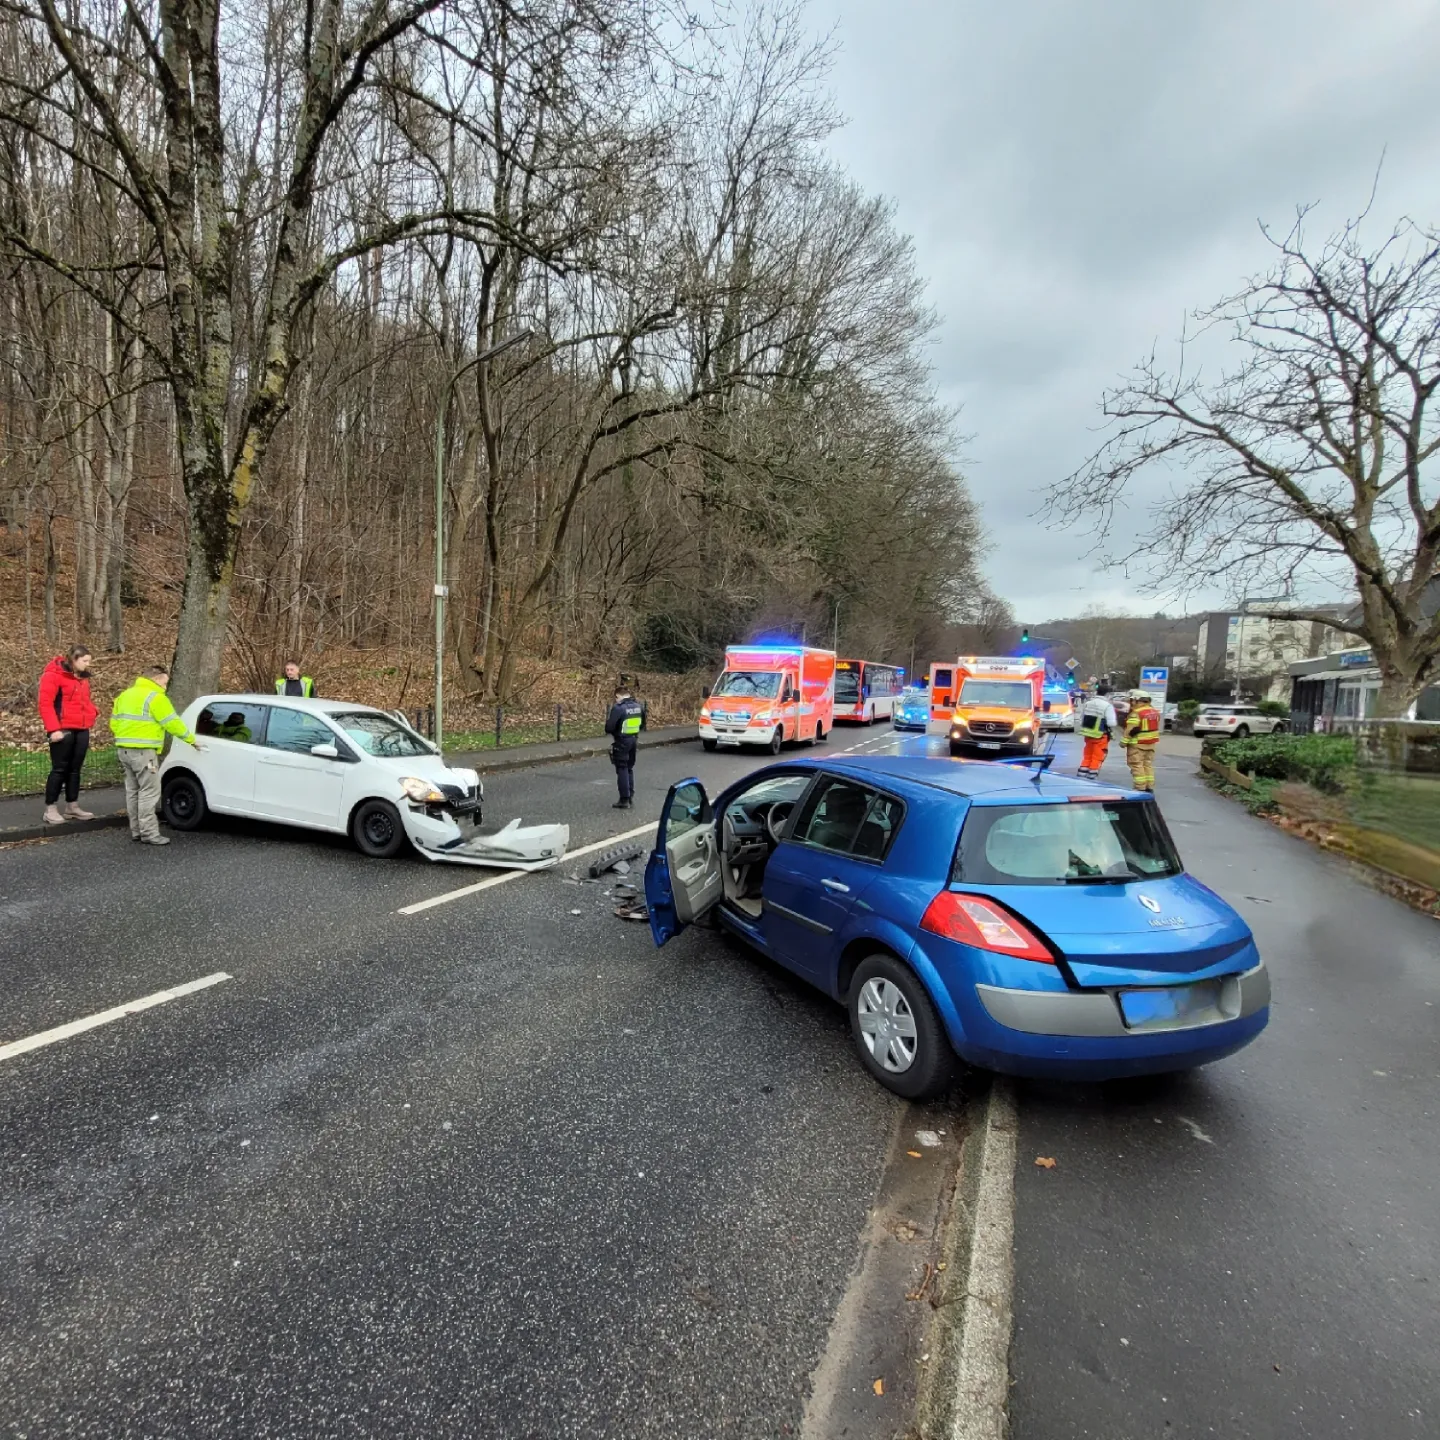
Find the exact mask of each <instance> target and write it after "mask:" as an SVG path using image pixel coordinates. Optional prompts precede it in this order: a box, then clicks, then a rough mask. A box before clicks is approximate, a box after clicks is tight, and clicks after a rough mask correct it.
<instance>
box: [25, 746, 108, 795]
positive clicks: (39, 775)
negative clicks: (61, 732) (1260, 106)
mask: <svg viewBox="0 0 1440 1440" xmlns="http://www.w3.org/2000/svg"><path fill="white" fill-rule="evenodd" d="M49 773H50V751H49V749H48V747H47V748H46V749H44V750H22V749H20V748H19V747H12V746H6V747H0V795H39V794H40V793H41V792H42V791H43V790H44V789H45V777H46V776H47V775H49ZM81 780H82V783H83V784H84V786H85V788H86V789H87V790H93V789H96V788H98V787H100V786H102V785H119V784H122V783H123V780H124V777H123V776H122V775H121V773H120V761H119V759H118V758H117V757H116V755H115V747H114V746H113V745H104V746H95V747H93V748H92V749H91V750H90V753H89V754H88V755H87V756H86V757H85V768H84V770H83V771H82V772H81Z"/></svg>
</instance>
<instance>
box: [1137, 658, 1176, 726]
mask: <svg viewBox="0 0 1440 1440" xmlns="http://www.w3.org/2000/svg"><path fill="white" fill-rule="evenodd" d="M1140 688H1141V689H1142V690H1146V691H1148V692H1149V695H1150V698H1151V700H1153V701H1154V702H1155V708H1156V709H1157V710H1158V711H1159V712H1160V714H1161V715H1162V716H1163V715H1164V714H1165V692H1166V690H1168V689H1169V688H1170V667H1169V666H1168V665H1142V666H1141V667H1140Z"/></svg>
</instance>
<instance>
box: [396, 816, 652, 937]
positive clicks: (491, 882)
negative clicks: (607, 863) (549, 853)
mask: <svg viewBox="0 0 1440 1440" xmlns="http://www.w3.org/2000/svg"><path fill="white" fill-rule="evenodd" d="M659 823H660V822H659V820H658V819H656V820H652V821H651V822H650V823H649V824H648V825H637V826H636V827H635V828H634V829H633V830H624V831H622V832H621V833H620V834H619V835H607V836H606V837H605V838H604V839H603V840H597V841H596V842H595V843H594V844H593V845H582V846H581V847H580V848H579V849H578V850H567V851H566V852H565V855H564V859H562V860H561V861H559V862H557V863H559V864H563V863H564V861H565V860H578V859H579V858H580V857H581V856H582V855H591V854H593V853H594V852H595V851H596V850H604V849H606V848H607V847H608V846H610V845H614V844H616V843H617V842H619V841H621V840H633V839H634V838H635V837H636V836H637V835H644V834H646V833H648V832H649V831H651V830H653V829H654V828H655V827H656V826H657V825H658V824H659ZM554 868H555V866H553V865H551V866H548V867H547V869H551V870H553V869H554ZM544 873H545V872H544V871H543V870H542V871H535V870H506V871H503V872H502V873H501V874H499V875H492V876H491V877H490V878H489V879H488V880H477V881H476V882H475V884H473V885H462V886H461V887H460V888H459V889H458V890H447V891H446V892H445V893H444V894H443V895H432V896H431V897H430V898H429V899H428V900H417V901H416V902H415V903H414V904H413V905H402V906H401V907H400V909H399V910H397V911H396V912H395V913H396V914H397V915H418V914H419V913H420V912H421V911H422V910H433V909H434V908H435V906H437V905H448V904H449V903H450V902H451V901H452V900H463V899H464V898H465V896H467V895H478V894H479V893H480V892H481V891H482V890H493V889H494V888H495V886H497V885H508V884H509V883H510V881H512V880H518V879H520V877H521V876H522V875H535V874H544Z"/></svg>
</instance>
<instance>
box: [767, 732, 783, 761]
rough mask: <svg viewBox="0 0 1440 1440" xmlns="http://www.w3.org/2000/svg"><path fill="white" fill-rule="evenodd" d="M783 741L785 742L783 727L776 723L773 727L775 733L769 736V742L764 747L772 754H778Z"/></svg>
mask: <svg viewBox="0 0 1440 1440" xmlns="http://www.w3.org/2000/svg"><path fill="white" fill-rule="evenodd" d="M784 743H785V731H784V728H783V727H782V726H779V725H777V726H776V727H775V733H774V734H773V735H772V736H771V737H770V744H769V745H768V746H766V749H768V750H769V751H770V753H771V754H772V755H778V754H779V753H780V747H781V746H782V745H783V744H784Z"/></svg>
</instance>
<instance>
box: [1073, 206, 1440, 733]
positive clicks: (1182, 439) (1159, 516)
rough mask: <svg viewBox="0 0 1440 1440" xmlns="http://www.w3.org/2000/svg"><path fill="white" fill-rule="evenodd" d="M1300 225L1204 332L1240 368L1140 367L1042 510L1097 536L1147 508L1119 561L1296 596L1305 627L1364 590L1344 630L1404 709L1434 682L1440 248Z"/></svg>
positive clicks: (1418, 234) (1419, 234)
mask: <svg viewBox="0 0 1440 1440" xmlns="http://www.w3.org/2000/svg"><path fill="white" fill-rule="evenodd" d="M1305 219H1306V215H1305V212H1304V211H1302V212H1301V213H1300V214H1299V216H1298V217H1297V220H1296V223H1295V225H1294V227H1293V228H1292V229H1291V230H1290V231H1289V232H1288V233H1287V234H1286V235H1284V236H1283V237H1276V236H1267V238H1269V239H1270V240H1271V243H1272V245H1273V247H1274V251H1275V261H1274V264H1273V265H1272V267H1271V268H1270V270H1269V271H1268V272H1267V273H1265V274H1263V275H1260V276H1258V277H1255V278H1253V279H1252V280H1250V281H1248V282H1247V283H1246V285H1245V286H1244V287H1243V288H1241V289H1240V290H1239V291H1237V292H1236V293H1235V294H1233V295H1231V296H1229V297H1228V298H1226V299H1224V300H1222V301H1220V302H1219V303H1218V304H1217V305H1215V306H1213V307H1211V308H1210V309H1208V310H1205V311H1202V312H1200V314H1199V316H1198V317H1197V318H1198V320H1199V322H1200V326H1201V330H1202V333H1207V332H1208V335H1209V337H1210V338H1216V336H1217V332H1218V335H1219V336H1223V337H1225V338H1228V340H1229V353H1231V354H1233V355H1235V356H1236V357H1237V358H1235V359H1234V360H1233V362H1232V364H1231V367H1230V368H1229V369H1226V370H1225V371H1223V373H1221V374H1220V375H1219V377H1218V378H1217V379H1215V380H1213V381H1212V380H1206V379H1205V377H1204V376H1203V375H1202V374H1200V373H1193V372H1191V371H1188V370H1187V368H1186V364H1185V361H1184V358H1183V357H1182V363H1181V365H1180V367H1179V369H1178V370H1177V371H1175V372H1174V373H1172V372H1170V371H1169V370H1168V369H1167V368H1166V367H1165V366H1164V365H1163V364H1162V363H1161V362H1160V361H1159V359H1158V358H1157V357H1156V356H1155V355H1154V354H1152V355H1150V356H1149V357H1148V358H1147V359H1145V360H1143V361H1142V362H1141V363H1140V364H1139V365H1138V366H1137V367H1136V369H1135V370H1134V371H1133V372H1132V373H1131V374H1130V375H1129V376H1128V377H1126V379H1125V380H1123V381H1122V382H1121V384H1120V385H1118V386H1117V387H1116V388H1115V389H1113V390H1111V391H1110V392H1108V393H1107V394H1106V395H1105V397H1104V401H1103V409H1104V413H1105V415H1106V416H1107V417H1108V419H1109V420H1110V422H1111V428H1110V434H1109V436H1108V438H1107V439H1106V440H1105V443H1104V444H1103V445H1102V446H1101V447H1100V448H1099V449H1098V450H1097V451H1096V452H1095V453H1094V454H1093V455H1092V456H1091V457H1090V458H1089V460H1087V461H1086V462H1085V464H1084V465H1082V466H1081V467H1080V468H1079V469H1078V470H1077V471H1075V472H1074V473H1073V474H1071V475H1070V476H1068V477H1066V478H1065V479H1064V480H1062V481H1060V482H1058V483H1057V484H1056V485H1054V486H1053V487H1052V488H1051V490H1050V491H1049V493H1048V496H1047V501H1046V512H1047V515H1048V517H1049V518H1050V519H1051V521H1052V522H1055V523H1060V524H1065V525H1069V526H1078V527H1085V526H1088V527H1090V528H1091V530H1092V531H1093V532H1096V533H1098V534H1099V535H1100V536H1101V537H1102V538H1103V537H1105V536H1107V535H1108V533H1109V531H1110V528H1111V526H1112V523H1113V520H1114V517H1115V515H1116V513H1117V511H1118V510H1119V509H1120V508H1121V507H1127V508H1130V509H1134V508H1136V507H1144V509H1145V510H1146V511H1148V513H1149V516H1150V522H1151V523H1150V526H1149V528H1148V530H1147V531H1146V532H1145V533H1144V534H1143V535H1142V537H1141V539H1140V540H1139V541H1138V542H1137V543H1136V544H1135V545H1134V546H1133V547H1132V548H1131V549H1130V550H1129V551H1128V553H1126V554H1124V555H1122V556H1120V557H1118V562H1119V563H1127V564H1133V563H1141V564H1147V565H1148V566H1150V567H1151V569H1152V572H1153V573H1155V574H1157V575H1164V576H1166V577H1167V579H1168V582H1169V583H1170V584H1172V585H1174V584H1176V583H1177V581H1178V583H1179V584H1180V585H1181V586H1182V587H1183V586H1187V585H1188V586H1199V585H1205V584H1212V585H1213V584H1216V583H1224V584H1229V585H1230V586H1231V587H1232V588H1233V589H1235V590H1236V591H1237V592H1238V591H1241V590H1243V589H1244V588H1245V587H1247V586H1250V585H1263V586H1264V587H1265V588H1267V589H1269V590H1271V591H1272V592H1275V591H1278V592H1280V593H1283V594H1286V595H1294V596H1296V604H1295V607H1294V609H1293V610H1287V611H1285V612H1283V613H1286V614H1290V615H1293V616H1294V618H1317V617H1319V616H1320V615H1322V614H1323V613H1324V612H1322V611H1319V610H1317V609H1315V607H1314V596H1315V594H1316V593H1317V591H1319V590H1322V589H1325V588H1330V589H1332V590H1333V589H1334V588H1335V587H1337V586H1338V587H1339V588H1340V590H1341V593H1342V594H1344V593H1346V592H1351V593H1353V594H1355V595H1356V597H1357V598H1358V602H1359V605H1358V612H1357V615H1356V617H1354V618H1352V619H1351V620H1350V621H1347V622H1345V624H1344V625H1342V626H1341V628H1349V629H1351V630H1352V632H1353V633H1354V634H1356V635H1358V636H1360V637H1361V638H1363V639H1364V640H1365V641H1366V642H1368V643H1369V645H1370V646H1371V648H1372V650H1373V651H1374V654H1375V658H1376V662H1377V664H1378V665H1379V667H1380V671H1381V675H1382V680H1383V690H1382V703H1383V704H1384V705H1385V706H1386V708H1387V709H1388V710H1389V711H1390V713H1396V712H1397V711H1403V710H1404V708H1405V707H1406V706H1408V705H1409V703H1410V702H1411V701H1412V700H1413V699H1414V697H1415V696H1416V695H1417V694H1418V693H1419V691H1420V690H1421V689H1422V688H1424V686H1425V685H1426V684H1427V683H1428V682H1429V681H1430V680H1431V679H1432V678H1434V677H1435V676H1436V675H1437V673H1440V670H1437V656H1440V615H1437V614H1436V613H1435V611H1434V608H1433V596H1434V593H1435V589H1436V575H1437V570H1440V462H1437V454H1436V452H1437V449H1440V411H1437V408H1436V405H1435V403H1434V400H1435V392H1436V388H1437V386H1440V233H1437V232H1436V231H1435V230H1434V229H1433V228H1427V227H1424V226H1421V225H1418V224H1415V223H1412V222H1410V221H1402V222H1400V223H1399V224H1397V225H1396V226H1395V227H1394V229H1393V230H1392V232H1391V233H1390V235H1389V236H1388V237H1387V238H1386V239H1385V240H1384V242H1383V243H1381V244H1380V245H1379V246H1377V247H1375V248H1373V249H1369V248H1366V246H1365V243H1364V241H1363V238H1362V233H1361V231H1362V224H1363V220H1362V221H1355V222H1351V223H1350V224H1347V225H1346V226H1345V227H1344V228H1343V229H1342V230H1341V231H1340V232H1339V233H1338V234H1336V235H1333V236H1330V237H1328V238H1327V239H1326V240H1324V241H1323V242H1322V243H1320V244H1319V245H1318V246H1317V245H1312V244H1311V243H1310V241H1309V238H1308V236H1307V235H1306V232H1305ZM1328 623H1334V621H1333V620H1330V621H1329V622H1328Z"/></svg>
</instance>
